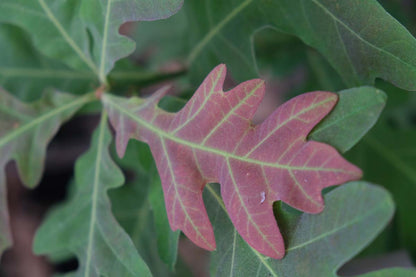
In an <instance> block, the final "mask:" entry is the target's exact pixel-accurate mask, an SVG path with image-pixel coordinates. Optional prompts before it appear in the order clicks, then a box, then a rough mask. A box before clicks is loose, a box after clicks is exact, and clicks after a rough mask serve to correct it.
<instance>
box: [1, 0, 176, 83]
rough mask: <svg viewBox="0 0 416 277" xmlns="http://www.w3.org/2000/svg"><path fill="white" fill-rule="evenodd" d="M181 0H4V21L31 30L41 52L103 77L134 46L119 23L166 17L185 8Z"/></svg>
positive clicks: (2, 6) (2, 8)
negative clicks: (119, 30)
mask: <svg viewBox="0 0 416 277" xmlns="http://www.w3.org/2000/svg"><path fill="white" fill-rule="evenodd" d="M182 1H183V0H170V1H168V0H156V1H155V0H121V1H120V0H118V1H114V0H91V1H80V0H76V1H58V2H57V1H54V0H36V1H26V0H2V1H1V2H0V10H1V11H2V12H1V13H0V21H3V22H8V23H12V24H15V25H18V26H20V27H21V28H23V29H25V30H26V31H28V32H29V33H30V34H31V35H32V39H33V41H34V43H35V46H36V48H37V49H38V50H39V51H41V52H42V53H43V54H45V55H47V56H49V57H52V58H56V59H58V60H60V61H62V62H64V63H66V64H67V65H69V66H71V67H73V68H75V69H79V70H89V71H92V72H93V73H94V74H95V75H96V76H98V77H99V78H100V80H101V81H105V77H106V74H107V73H108V72H109V71H110V70H111V68H112V67H113V65H114V62H115V61H117V60H118V59H120V58H122V57H125V56H127V55H128V54H130V53H131V52H132V51H133V50H134V43H133V42H132V41H130V40H129V39H127V38H125V37H123V36H121V35H119V33H118V29H119V27H120V25H121V24H122V23H124V22H126V21H135V20H156V19H160V18H165V17H168V16H170V15H172V14H173V13H175V12H176V11H177V10H178V9H179V8H180V7H181V5H182ZM89 35H91V38H92V41H91V43H90V42H89Z"/></svg>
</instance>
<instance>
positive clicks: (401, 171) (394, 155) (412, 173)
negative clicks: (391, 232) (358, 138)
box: [348, 119, 416, 258]
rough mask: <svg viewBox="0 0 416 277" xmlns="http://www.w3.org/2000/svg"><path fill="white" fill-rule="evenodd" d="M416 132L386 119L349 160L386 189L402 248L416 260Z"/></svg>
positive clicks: (365, 138) (364, 140) (353, 152)
mask: <svg viewBox="0 0 416 277" xmlns="http://www.w3.org/2000/svg"><path fill="white" fill-rule="evenodd" d="M415 142H416V129H414V128H413V129H408V130H404V129H394V128H391V127H390V126H389V125H388V124H387V122H386V121H385V119H383V120H381V121H380V123H379V124H377V126H376V127H375V128H374V130H372V131H371V132H370V133H369V134H368V135H366V136H365V137H364V139H363V140H362V142H360V143H359V144H358V145H357V146H356V147H355V148H354V149H353V150H351V151H350V152H349V153H348V158H349V159H350V160H352V161H353V162H354V163H356V164H358V165H359V166H360V167H361V168H362V169H363V170H364V174H365V175H364V177H365V178H366V179H368V180H370V181H372V182H377V183H379V184H380V185H382V186H384V187H386V188H387V189H388V190H389V191H390V192H391V193H392V194H393V197H394V200H395V203H396V204H397V215H396V220H395V224H397V230H395V234H396V235H398V237H399V241H400V244H401V245H402V246H403V247H405V248H406V249H407V250H409V252H410V253H411V254H412V256H413V258H415V257H416V237H415V235H414V234H415V233H416V221H415V216H414V213H413V212H412V211H415V210H416V202H415V199H416V151H415Z"/></svg>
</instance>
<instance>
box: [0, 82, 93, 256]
mask: <svg viewBox="0 0 416 277" xmlns="http://www.w3.org/2000/svg"><path fill="white" fill-rule="evenodd" d="M92 99H93V96H92V95H91V94H87V95H85V96H83V97H76V96H73V95H69V94H64V93H58V92H49V93H46V94H45V95H44V96H43V98H42V99H40V100H38V101H36V102H33V103H30V104H26V103H23V102H21V101H19V100H18V99H16V98H14V97H13V96H12V95H10V94H9V93H7V92H6V91H4V90H2V89H0V253H1V252H2V251H3V250H4V249H6V248H7V247H9V246H10V245H11V236H10V231H9V218H8V209H7V201H6V195H7V194H6V176H5V171H4V167H5V166H6V164H7V163H8V162H9V161H11V160H14V161H16V164H17V169H18V172H19V175H20V178H21V179H22V181H23V183H24V184H25V185H26V186H28V187H30V188H33V187H34V186H35V185H36V184H37V183H38V182H39V180H40V178H41V175H42V172H43V167H44V160H45V154H46V147H47V145H48V143H49V142H50V140H51V139H52V137H53V136H54V135H55V134H56V132H57V131H58V128H59V127H60V125H61V124H62V123H63V122H64V121H66V120H67V119H69V118H70V117H71V116H72V115H73V114H74V113H75V112H76V111H77V110H78V109H80V108H81V107H82V106H83V105H84V104H86V103H87V102H89V101H91V100H92Z"/></svg>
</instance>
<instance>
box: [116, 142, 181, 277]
mask: <svg viewBox="0 0 416 277" xmlns="http://www.w3.org/2000/svg"><path fill="white" fill-rule="evenodd" d="M116 161H117V162H118V164H120V165H121V167H122V168H123V169H125V170H127V172H129V174H130V175H132V176H133V179H132V178H130V181H129V182H128V183H127V184H126V186H123V187H122V188H120V189H118V190H115V191H112V192H111V193H110V197H111V200H112V203H113V211H114V214H115V216H116V218H117V220H118V221H119V222H120V224H121V225H122V226H123V228H125V230H126V231H127V232H128V233H129V234H130V235H131V237H132V240H133V242H134V243H135V245H136V246H137V248H138V250H139V252H140V253H141V255H142V257H143V259H144V260H145V261H146V263H147V265H148V266H149V268H150V270H151V271H152V273H153V274H154V275H155V276H165V275H166V274H165V273H166V272H168V269H170V270H173V269H174V266H175V264H176V261H177V252H178V241H179V233H180V232H178V231H177V232H173V231H172V230H171V228H170V226H169V221H168V218H167V215H166V208H165V202H164V201H161V200H162V199H163V191H162V187H161V184H160V178H159V176H158V175H157V171H156V165H155V164H154V161H153V158H152V155H151V153H150V149H149V147H148V146H147V145H146V144H144V143H141V142H138V141H130V142H129V144H128V146H127V151H126V155H125V156H124V157H123V159H119V158H117V157H116ZM163 263H165V264H166V265H167V266H165V265H164V264H163ZM163 270H164V271H163Z"/></svg>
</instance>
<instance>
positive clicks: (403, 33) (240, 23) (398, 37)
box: [185, 0, 416, 90]
mask: <svg viewBox="0 0 416 277" xmlns="http://www.w3.org/2000/svg"><path fill="white" fill-rule="evenodd" d="M185 9H186V10H187V14H188V18H189V22H188V26H190V27H191V30H190V38H191V41H192V42H191V44H192V45H193V46H194V47H193V50H192V51H191V53H190V56H189V59H188V60H189V62H190V63H191V65H192V71H191V73H192V74H194V75H197V76H198V78H197V79H198V81H199V80H201V79H202V76H201V75H202V74H204V72H208V70H209V69H210V68H211V67H213V66H214V65H215V64H217V63H219V62H225V63H227V64H229V65H230V68H231V70H232V72H233V76H234V77H236V78H237V79H238V80H240V81H241V80H245V79H248V78H252V77H255V76H257V69H256V62H255V57H254V56H253V55H252V53H253V52H254V51H253V50H252V47H253V46H252V37H253V34H254V33H255V32H256V31H257V30H259V29H261V28H263V27H265V26H268V27H272V28H276V29H278V30H280V31H283V32H285V33H288V34H292V35H295V36H297V37H299V38H300V39H301V40H302V41H303V42H305V43H306V44H308V45H310V46H312V47H313V48H316V49H317V50H318V51H319V52H320V53H321V54H322V55H324V56H325V57H326V58H327V60H328V61H329V62H330V63H331V65H332V66H333V67H334V68H335V69H336V70H337V71H338V73H339V74H340V76H341V77H342V78H343V79H344V80H345V81H346V83H347V84H349V85H350V86H358V85H363V84H373V82H374V79H375V78H382V79H385V80H388V81H390V82H392V83H393V84H395V85H396V86H398V87H401V88H404V89H408V90H416V82H415V80H416V54H415V53H416V40H415V38H414V37H413V36H412V35H411V34H410V33H409V32H408V31H407V30H406V29H405V28H404V27H403V26H402V25H401V24H400V23H398V22H397V21H396V20H395V19H394V18H393V17H392V16H390V15H389V14H388V13H387V12H386V11H385V10H384V9H383V8H382V6H381V5H380V4H379V3H378V2H377V1H376V0H368V1H361V0H349V1H332V0H311V1H303V0H268V1H266V0H260V1H254V0H234V1H222V0H201V1H199V0H188V1H185ZM380 26H382V28H381V27H380Z"/></svg>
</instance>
